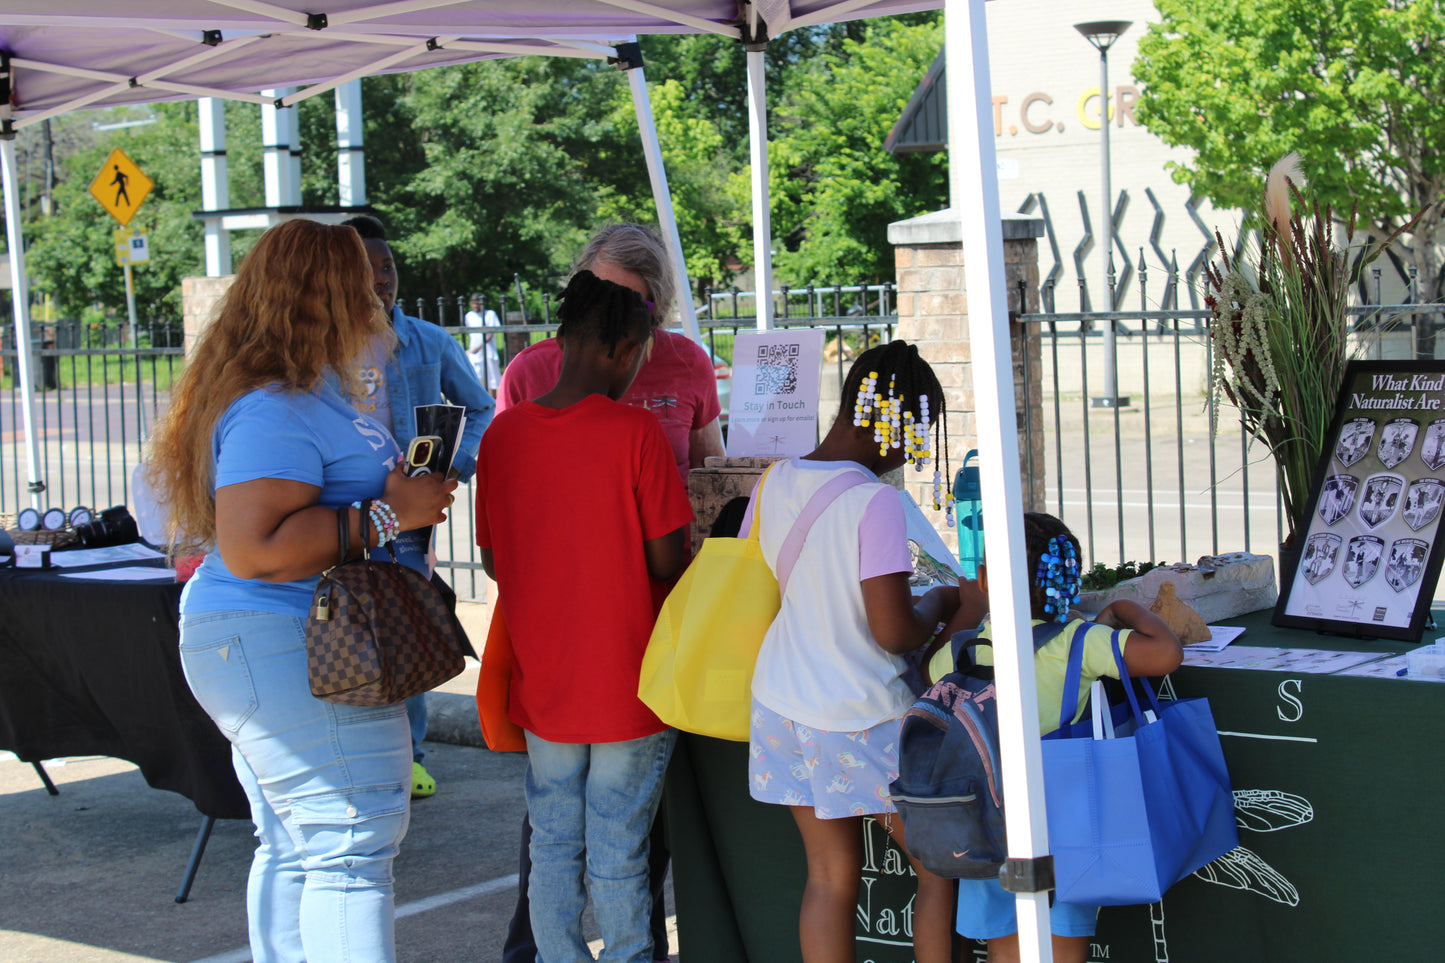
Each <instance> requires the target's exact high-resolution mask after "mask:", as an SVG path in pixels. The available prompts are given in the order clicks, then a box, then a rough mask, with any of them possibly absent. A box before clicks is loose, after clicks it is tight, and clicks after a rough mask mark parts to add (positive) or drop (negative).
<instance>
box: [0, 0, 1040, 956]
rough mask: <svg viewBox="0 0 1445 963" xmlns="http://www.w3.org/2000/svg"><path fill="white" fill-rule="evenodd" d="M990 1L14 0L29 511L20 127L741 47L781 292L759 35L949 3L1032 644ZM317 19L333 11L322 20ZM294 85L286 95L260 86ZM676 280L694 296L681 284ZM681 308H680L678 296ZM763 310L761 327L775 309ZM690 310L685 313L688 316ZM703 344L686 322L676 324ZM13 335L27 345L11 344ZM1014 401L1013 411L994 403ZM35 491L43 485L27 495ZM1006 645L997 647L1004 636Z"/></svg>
mask: <svg viewBox="0 0 1445 963" xmlns="http://www.w3.org/2000/svg"><path fill="white" fill-rule="evenodd" d="M984 2H985V0H527V2H525V3H522V2H519V0H330V2H326V0H321V2H317V0H305V2H304V3H302V2H300V0H189V2H187V3H185V4H177V3H174V2H173V0H91V2H89V3H87V2H86V0H71V2H67V3H65V4H64V5H63V8H62V9H61V10H56V9H55V6H56V5H55V4H54V3H53V0H8V2H7V3H6V5H5V7H6V9H5V10H4V11H3V12H0V174H3V179H4V188H5V217H6V230H7V238H8V241H9V253H10V263H11V272H12V277H13V278H14V303H15V317H16V335H17V347H19V346H21V345H25V346H27V348H25V349H21V350H19V351H17V355H18V357H19V364H18V365H17V368H18V370H19V380H20V389H21V392H22V394H23V396H24V398H25V402H26V404H25V412H24V429H25V434H26V440H27V455H28V459H27V461H28V464H29V466H30V467H29V472H30V483H31V491H32V501H33V503H34V504H36V505H38V495H39V492H40V491H42V490H43V488H44V483H43V482H42V481H40V480H39V479H38V478H37V477H36V465H37V464H38V450H37V446H36V438H35V433H34V425H33V419H32V416H31V411H30V402H31V399H32V395H31V392H32V391H33V387H32V380H31V370H30V368H31V365H30V361H31V359H30V357H29V351H28V345H29V315H28V290H27V285H26V276H25V263H24V248H23V238H22V236H21V232H20V214H21V212H20V203H19V197H18V191H17V190H16V170H15V156H14V143H13V140H12V139H11V138H12V137H13V135H14V132H15V131H16V130H18V129H20V128H23V127H26V126H29V125H31V124H35V123H39V122H40V121H42V120H44V119H45V118H46V117H51V116H55V115H57V114H60V113H64V112H67V111H71V110H77V109H80V108H83V107H105V106H116V105H121V104H134V103H144V102H152V101H160V100H176V99H185V98H195V97H219V98H225V99H230V100H240V101H245V102H249V103H258V104H260V103H273V104H275V105H277V106H287V105H291V104H295V103H299V102H300V101H302V100H304V99H306V98H309V97H314V96H317V95H318V94H321V93H326V92H328V91H330V90H332V89H334V88H335V87H337V86H339V85H340V84H343V83H345V82H347V81H349V80H351V79H354V78H356V77H362V76H367V75H372V74H379V73H399V72H405V71H411V70H419V69H423V68H426V67H436V66H446V65H449V64H458V63H465V62H470V61H475V60H485V59H490V58H496V57H505V56H522V55H529V54H545V55H550V56H566V57H589V58H599V57H606V58H616V57H617V56H618V48H619V45H625V44H626V43H628V42H630V41H631V40H632V38H634V37H635V36H637V35H640V34H651V33H713V34H717V35H721V36H726V37H731V38H734V39H736V40H738V41H739V42H742V43H744V44H746V45H748V48H749V49H748V56H747V61H748V81H747V83H748V90H749V104H750V108H749V121H750V130H751V133H752V138H751V140H752V145H751V156H752V175H753V176H752V181H753V213H754V259H755V268H756V270H757V272H758V289H759V290H763V291H766V290H770V289H771V282H772V270H771V257H770V240H771V232H770V230H769V223H768V201H767V136H766V108H765V99H764V93H765V91H764V86H763V71H762V66H763V61H762V56H763V50H764V48H765V46H766V43H767V40H768V38H770V37H776V36H778V35H779V34H781V33H783V32H784V31H787V30H797V29H803V28H807V27H810V26H814V25H817V24H822V23H833V22H838V21H842V20H853V19H861V18H865V17H876V16H885V15H890V14H898V13H910V12H917V11H922V10H934V9H939V8H940V7H942V8H944V9H945V11H946V16H947V24H946V31H947V59H948V81H947V83H948V110H949V148H950V156H951V160H952V164H951V173H950V185H951V193H952V201H953V210H954V211H955V212H956V213H957V214H958V216H959V218H960V221H961V225H962V236H963V248H964V264H965V276H966V281H967V288H968V292H969V305H970V308H971V309H972V310H971V311H970V313H969V318H968V328H969V336H970V338H971V340H972V343H973V359H974V361H973V365H972V371H973V379H974V393H975V397H976V399H977V408H978V410H977V422H978V446H977V447H978V448H979V449H980V450H982V451H985V452H987V453H988V455H989V457H987V458H984V459H982V460H981V461H982V464H983V468H982V479H981V480H982V483H983V490H984V503H985V508H984V517H985V525H986V526H987V527H988V529H989V531H990V532H993V533H997V534H996V535H994V536H992V537H991V538H990V540H989V551H990V561H991V562H992V563H993V564H992V565H991V568H992V569H993V571H994V578H993V579H991V585H992V587H993V589H994V591H993V593H992V597H991V599H990V602H991V606H992V610H993V612H992V617H993V622H994V625H995V626H997V627H998V628H999V629H1000V630H1001V631H1002V632H1004V633H1011V634H1012V635H1013V637H1014V638H1017V639H1028V638H1030V634H1031V633H1030V632H1029V609H1028V592H1027V575H1026V573H1025V572H1024V571H1023V567H1022V565H1018V564H1015V563H1014V562H1015V560H1016V559H1017V560H1022V559H1023V558H1025V556H1026V553H1025V551H1024V538H1023V497H1022V489H1021V484H1020V479H1019V477H1018V473H1017V471H1016V470H1006V466H1017V465H1018V464H1019V452H1018V439H1017V435H1016V433H1015V430H1014V423H1013V422H1014V415H1013V412H1012V410H1011V408H1012V403H1011V401H1012V398H1013V397H1014V386H1013V371H1012V366H1011V363H1010V357H1011V353H1010V347H1009V334H1008V310H1007V303H1006V290H1005V283H1004V268H1003V240H1002V228H1001V219H1000V212H999V203H998V184H997V172H996V169H995V157H994V144H993V138H992V137H991V136H988V132H991V131H992V107H991V103H990V85H989V69H988V45H987V26H986V21H985V16H984ZM316 7H323V8H324V12H315V8H316ZM629 82H630V84H631V86H632V93H633V98H634V103H635V105H636V109H637V111H638V118H639V122H640V124H641V126H642V127H643V130H644V143H643V149H644V151H645V152H646V153H647V160H648V169H649V172H650V174H651V178H652V185H653V190H654V194H655V197H656V198H657V203H658V219H659V223H661V224H662V225H663V231H664V240H665V242H666V243H667V244H668V246H669V249H670V251H671V252H672V254H673V257H674V259H675V260H676V261H677V263H678V264H679V265H681V263H682V257H681V242H680V239H679V237H678V234H677V227H676V223H675V220H674V218H673V217H672V210H671V199H670V195H669V194H668V191H667V184H666V174H665V172H664V171H663V169H662V162H661V150H660V147H659V145H658V143H657V139H656V132H655V129H653V127H652V124H651V110H650V106H649V104H648V102H647V97H646V85H645V81H644V79H643V77H642V72H641V70H632V71H630V74H629ZM287 87H298V88H300V89H299V90H297V91H296V92H294V93H291V94H287V95H286V96H284V97H282V98H280V99H279V100H273V99H270V98H266V97H264V96H262V95H261V93H260V91H263V90H273V89H278V88H287ZM684 285H686V281H685V275H684ZM686 300H687V299H684V302H686ZM767 301H768V299H766V298H764V299H762V300H761V301H760V305H759V321H758V323H759V327H768V326H770V325H771V321H772V318H771V305H769V304H768V303H767ZM685 310H686V309H685ZM684 323H685V324H686V325H687V327H688V330H689V333H690V334H692V335H693V336H694V337H695V336H696V332H697V327H696V319H695V318H690V319H689V318H685V321H684ZM22 339H23V340H22ZM1005 402H1008V406H1007V407H1005V404H1004V403H1005ZM37 486H39V487H37ZM999 637H1003V636H1002V635H1000V636H999ZM996 651H997V659H998V665H997V667H996V669H997V677H998V680H999V683H1000V685H999V690H1000V697H999V702H1000V707H1001V715H1000V718H1001V720H1002V723H1001V730H1002V731H1001V733H1000V735H1001V741H1002V751H1003V755H1004V758H1005V759H1006V760H1007V764H1006V766H1005V771H1004V792H1005V795H1006V796H1007V797H1008V798H1010V799H1012V800H1015V801H1019V800H1026V801H1027V805H1017V804H1016V805H1015V806H1014V807H1013V808H1012V809H1011V810H1010V819H1009V822H1008V846H1009V852H1010V854H1011V856H1012V857H1013V858H1014V859H1017V860H1020V861H1022V862H1021V865H1022V866H1024V867H1026V868H1027V867H1031V866H1036V865H1037V864H1036V863H1034V862H1033V861H1034V860H1035V859H1037V858H1039V857H1043V856H1045V854H1046V853H1047V852H1048V845H1047V830H1046V827H1045V824H1044V802H1043V775H1042V772H1043V770H1042V762H1041V752H1040V748H1039V741H1038V734H1039V733H1038V714H1037V711H1036V699H1035V695H1034V693H1035V688H1034V672H1033V658H1032V650H1031V649H1017V648H1013V647H1009V646H1000V647H998V648H997V650H996ZM1018 899H1019V910H1020V912H1019V937H1020V941H1021V943H1020V945H1021V946H1023V947H1027V948H1028V949H1029V950H1031V951H1033V953H1034V955H1035V958H1037V959H1040V960H1046V961H1047V960H1051V959H1052V953H1051V947H1050V939H1049V927H1048V893H1047V892H1040V893H1021V894H1019V897H1018Z"/></svg>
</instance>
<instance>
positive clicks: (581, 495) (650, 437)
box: [475, 394, 692, 743]
mask: <svg viewBox="0 0 1445 963" xmlns="http://www.w3.org/2000/svg"><path fill="white" fill-rule="evenodd" d="M525 465H547V466H548V477H549V478H551V479H552V480H553V481H552V483H551V484H549V485H548V486H547V487H546V489H545V490H539V488H538V485H537V482H536V477H535V476H534V475H532V474H530V473H528V472H525V471H522V470H520V469H521V467H522V466H525ZM476 489H477V511H476V516H475V517H476V527H477V544H478V545H480V546H481V547H482V548H489V549H491V550H492V559H493V562H494V564H495V566H496V574H497V586H498V592H497V598H498V604H500V605H501V606H502V610H503V614H504V615H505V616H506V619H507V627H508V628H509V629H510V631H511V635H512V648H513V650H514V651H515V653H516V665H515V667H514V669H513V671H512V690H511V702H510V704H509V706H508V716H509V717H510V718H511V720H512V721H513V722H515V723H516V724H517V725H519V726H521V727H522V728H524V729H527V730H529V731H530V732H534V733H536V734H537V735H539V736H541V737H542V738H543V739H546V740H548V741H550V742H570V743H594V742H620V741H623V740H626V739H638V738H641V737H642V736H647V735H652V734H653V733H656V732H661V731H662V730H663V728H665V727H664V725H663V724H662V722H660V721H659V720H658V718H657V716H655V715H653V713H652V710H651V709H649V708H647V706H645V705H643V704H642V700H640V699H638V698H637V678H638V673H639V671H640V669H641V666H642V653H643V650H644V649H645V648H646V647H647V639H648V637H649V636H650V635H651V634H652V625H653V622H654V621H655V620H656V618H657V606H656V604H655V602H654V593H653V586H654V582H653V580H652V579H651V577H650V576H649V575H648V573H647V561H646V558H645V557H644V555H643V549H642V544H643V542H645V541H648V540H650V539H654V538H659V537H661V536H663V535H666V534H667V533H669V532H672V531H676V530H677V529H678V528H681V527H682V526H684V525H686V524H688V523H689V522H691V521H692V509H691V507H689V505H688V500H687V493H686V492H685V491H684V490H683V487H682V483H681V482H680V481H679V479H678V476H677V471H676V470H675V468H674V466H673V460H672V452H671V451H670V450H669V449H668V445H667V439H666V438H665V437H664V436H663V434H662V431H661V430H660V429H659V428H658V424H657V419H655V418H653V417H651V416H650V415H647V414H645V413H644V412H642V411H639V410H638V409H636V408H633V407H630V406H628V405H624V404H619V403H617V402H615V401H611V400H610V399H608V398H606V397H605V396H603V395H600V394H599V395H589V396H588V397H586V398H584V399H583V400H581V401H579V402H577V403H576V404H574V405H571V406H569V407H567V408H563V409H560V410H558V409H554V408H545V407H543V406H541V405H538V404H535V403H533V402H530V401H528V402H523V403H522V404H519V405H516V406H514V407H512V408H510V409H509V410H507V411H505V412H503V413H502V414H500V415H498V416H497V417H496V419H495V420H493V422H492V424H491V426H490V427H488V428H487V431H486V433H485V434H483V435H482V447H481V452H480V454H479V457H478V462H477V481H476Z"/></svg>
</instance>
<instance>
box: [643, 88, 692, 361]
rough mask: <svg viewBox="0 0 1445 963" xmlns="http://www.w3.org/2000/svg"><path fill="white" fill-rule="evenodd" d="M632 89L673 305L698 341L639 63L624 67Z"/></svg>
mask: <svg viewBox="0 0 1445 963" xmlns="http://www.w3.org/2000/svg"><path fill="white" fill-rule="evenodd" d="M627 83H628V85H629V86H630V87H631V89H632V107H633V109H634V110H635V111H637V129H638V130H639V131H641V133H642V153H643V155H644V156H645V157H646V158H647V175H648V177H649V178H651V180H652V199H653V202H654V203H656V205H657V225H658V227H660V228H661V229H662V241H663V243H664V244H666V245H667V253H668V255H669V256H670V257H671V258H672V263H673V264H674V265H676V267H677V309H678V311H679V312H680V313H681V314H682V329H683V331H684V332H686V334H687V336H688V337H689V338H691V339H692V340H694V341H696V342H697V343H698V344H702V331H701V330H700V329H699V328H698V326H697V309H696V308H695V307H694V306H693V303H692V282H691V281H690V280H689V279H688V276H687V261H686V259H685V258H684V257H683V254H682V237H681V235H679V234H678V232H677V214H676V212H674V211H673V209H672V191H671V190H670V189H669V188H668V186H667V171H666V169H665V168H664V167H663V163H662V144H661V142H660V141H658V139H657V123H656V121H655V120H654V119H653V116H652V98H651V97H650V96H648V93H647V78H646V77H645V76H643V73H642V68H641V67H633V68H631V69H629V70H628V71H627Z"/></svg>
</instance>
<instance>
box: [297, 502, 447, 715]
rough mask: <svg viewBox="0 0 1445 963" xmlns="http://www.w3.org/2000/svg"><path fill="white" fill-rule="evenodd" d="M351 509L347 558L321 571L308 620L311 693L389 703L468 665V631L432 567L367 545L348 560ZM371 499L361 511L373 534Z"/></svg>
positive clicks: (343, 524)
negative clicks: (427, 570) (434, 580)
mask: <svg viewBox="0 0 1445 963" xmlns="http://www.w3.org/2000/svg"><path fill="white" fill-rule="evenodd" d="M347 514H348V513H347V512H346V511H344V510H343V511H340V512H337V518H338V519H340V522H339V527H340V532H339V534H340V537H341V558H340V560H339V561H338V562H337V564H336V565H335V566H333V567H332V568H330V569H327V570H326V571H325V572H322V573H321V578H320V579H319V580H318V581H317V583H316V593H315V595H314V596H312V599H311V615H310V618H308V619H307V621H306V664H307V671H308V674H309V675H310V680H311V694H312V695H314V696H316V697H317V698H320V699H325V700H327V701H328V702H340V703H343V704H345V705H353V706H385V705H391V704H393V703H397V702H401V701H403V700H406V699H409V698H411V697H412V696H414V695H417V694H418V693H421V692H426V691H427V690H428V689H433V688H435V687H436V686H438V685H441V684H442V683H443V682H445V681H447V680H448V679H450V678H452V677H454V676H456V675H458V674H459V673H460V672H461V671H462V669H463V667H464V662H463V661H462V652H463V642H462V640H463V638H465V635H464V633H463V631H462V628H461V626H460V625H459V624H458V623H457V620H456V616H455V615H454V614H453V613H452V611H451V609H450V607H449V606H448V605H447V603H446V601H445V600H444V599H443V598H442V595H441V593H440V592H438V591H437V589H436V587H435V586H433V585H432V584H431V582H430V581H429V580H428V579H427V577H426V576H425V575H422V574H421V573H420V572H418V571H416V570H415V569H412V568H408V567H407V566H405V565H402V564H401V563H399V562H397V561H396V554H395V553H394V552H392V551H391V547H390V546H389V545H388V546H387V552H388V553H389V554H390V555H391V561H389V562H387V561H379V560H376V559H373V558H372V557H371V551H372V550H367V551H366V552H364V553H363V555H362V557H361V558H356V559H352V560H350V561H347V559H346V555H347V547H348V545H349V543H350V531H349V527H348V524H347ZM366 519H367V513H366V507H365V505H363V507H362V511H361V525H362V543H363V544H365V542H366Z"/></svg>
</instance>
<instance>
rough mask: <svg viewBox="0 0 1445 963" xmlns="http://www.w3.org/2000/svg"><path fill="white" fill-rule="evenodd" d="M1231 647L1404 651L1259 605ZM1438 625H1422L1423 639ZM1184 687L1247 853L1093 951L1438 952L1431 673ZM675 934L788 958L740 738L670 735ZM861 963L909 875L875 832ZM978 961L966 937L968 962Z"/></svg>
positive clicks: (700, 943)
mask: <svg viewBox="0 0 1445 963" xmlns="http://www.w3.org/2000/svg"><path fill="white" fill-rule="evenodd" d="M1226 621H1227V622H1228V623H1229V624H1236V625H1245V626H1247V631H1246V632H1245V634H1244V636H1243V637H1242V638H1241V639H1240V640H1239V641H1237V642H1235V643H1234V646H1232V647H1231V648H1238V649H1239V650H1241V651H1243V650H1246V649H1249V648H1251V647H1255V648H1266V649H1270V648H1273V649H1285V648H1288V649H1318V650H1326V651H1358V652H1365V653H1369V654H1370V655H1371V656H1372V657H1373V656H1380V655H1389V654H1398V653H1401V652H1403V651H1405V650H1406V649H1407V648H1409V646H1404V645H1400V644H1396V643H1371V642H1367V641H1360V640H1354V639H1345V638H1339V637H1327V636H1321V635H1317V634H1315V633H1311V632H1303V631H1296V630H1286V629H1276V628H1273V627H1272V626H1270V625H1269V613H1268V612H1261V613H1255V614H1253V615H1250V616H1246V617H1244V618H1241V619H1231V620H1226ZM1436 634H1437V633H1435V632H1433V631H1427V633H1426V641H1427V642H1428V641H1433V640H1434V638H1435V635H1436ZM1169 684H1170V686H1171V687H1172V690H1173V694H1174V695H1175V696H1176V697H1178V698H1193V697H1198V696H1207V697H1208V698H1209V700H1210V704H1211V706H1212V708H1213V710H1214V717H1215V722H1216V724H1217V726H1218V728H1219V730H1220V732H1221V741H1222V742H1223V745H1224V753H1225V759H1226V761H1227V762H1228V764H1229V771H1230V776H1231V779H1232V781H1233V784H1234V789H1235V795H1236V803H1237V805H1238V807H1239V808H1238V814H1239V819H1240V827H1241V828H1240V844H1241V849H1239V850H1236V851H1235V852H1234V853H1232V854H1230V856H1227V857H1225V858H1224V859H1221V860H1219V861H1216V862H1215V863H1213V864H1211V866H1210V867H1208V868H1207V871H1208V872H1209V873H1210V875H1212V876H1213V880H1212V881H1206V880H1205V879H1203V878H1198V877H1190V878H1188V879H1186V880H1184V881H1183V882H1181V883H1179V884H1178V885H1177V886H1175V887H1174V889H1172V890H1171V891H1170V892H1169V894H1168V895H1167V896H1166V897H1165V899H1164V901H1163V902H1162V903H1161V904H1156V905H1154V906H1152V907H1149V906H1140V907H1111V908H1106V909H1105V910H1103V911H1102V912H1101V914H1100V918H1099V930H1098V936H1097V937H1096V939H1095V941H1094V947H1093V951H1092V953H1091V955H1090V959H1091V960H1094V961H1099V963H1136V961H1137V963H1165V961H1169V963H1194V961H1198V963H1220V961H1229V963H1236V961H1238V963H1250V961H1261V963H1263V961H1271V963H1278V961H1297V960H1320V961H1328V960H1355V959H1359V960H1372V961H1373V960H1392V961H1394V960H1401V961H1404V960H1411V961H1413V960H1426V959H1436V958H1437V957H1438V954H1439V953H1441V952H1442V951H1441V950H1440V947H1441V946H1442V945H1445V914H1439V913H1438V912H1437V910H1436V903H1437V900H1436V898H1435V885H1434V884H1433V883H1432V882H1431V880H1432V879H1433V878H1434V876H1435V873H1436V872H1437V866H1438V864H1439V863H1440V861H1441V859H1442V857H1445V830H1442V829H1441V817H1440V814H1439V813H1437V812H1436V811H1435V807H1436V806H1437V805H1438V804H1439V801H1440V800H1441V799H1445V750H1442V749H1441V747H1440V743H1439V742H1438V741H1437V740H1436V739H1435V737H1434V736H1432V735H1430V733H1431V731H1432V727H1433V724H1434V723H1435V722H1436V721H1439V720H1440V719H1441V718H1442V716H1445V712H1442V710H1445V685H1442V684H1438V683H1430V682H1418V681H1412V680H1410V679H1409V678H1408V677H1407V678H1403V679H1402V678H1396V677H1395V676H1394V675H1393V674H1391V675H1389V676H1388V677H1362V676H1358V675H1348V674H1341V673H1335V674H1314V673H1309V672H1303V671H1298V670H1293V669H1287V670H1275V669H1225V668H1201V667H1194V666H1187V665H1186V666H1184V667H1183V668H1181V669H1179V670H1178V671H1177V672H1175V673H1174V674H1173V675H1172V676H1171V677H1170V682H1169ZM668 807H669V818H670V820H671V826H672V833H673V860H674V863H673V865H674V870H673V874H674V876H673V878H674V886H675V892H676V898H677V910H678V935H679V942H680V945H681V951H682V954H683V956H682V958H683V959H684V960H686V961H687V963H710V961H716V963H746V961H751V963H792V961H795V960H798V959H800V955H799V950H798V938H797V919H798V905H799V901H800V899H801V895H802V886H803V880H804V875H805V865H806V864H805V861H804V858H803V851H802V844H801V842H800V841H799V838H798V834H797V830H796V828H795V827H794V826H793V822H792V819H791V817H790V816H789V814H788V812H787V810H786V809H784V808H783V807H781V806H767V805H763V804H761V803H756V802H754V801H753V800H752V799H751V798H749V797H748V793H747V747H746V745H744V744H743V743H728V742H720V741H718V740H715V739H706V738H703V737H699V736H684V738H683V739H682V740H681V741H680V743H679V749H678V755H677V759H676V760H675V762H674V764H673V767H672V770H671V772H670V773H669V776H668ZM869 830H870V831H869V835H868V848H867V853H868V857H867V859H868V864H869V865H868V867H867V868H866V869H865V878H864V881H863V890H862V893H861V896H860V900H859V914H858V936H859V943H858V960H859V961H860V963H862V961H870V963H908V961H911V960H912V959H913V954H912V951H911V944H910V936H909V934H910V933H911V913H910V901H911V899H912V897H913V882H912V879H911V878H910V876H909V871H908V868H907V863H906V861H905V860H903V859H902V856H901V854H900V853H898V851H897V850H896V848H895V847H893V846H892V845H891V843H889V842H888V841H887V838H886V836H885V835H884V834H883V832H882V830H881V828H879V827H876V826H871V825H870V827H869ZM975 958H976V959H978V960H982V959H983V948H982V944H969V945H968V948H967V951H966V953H965V956H964V959H970V960H971V959H975Z"/></svg>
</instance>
